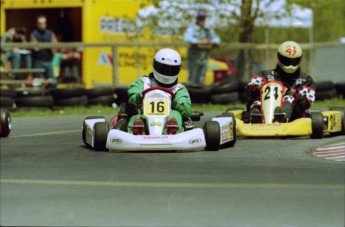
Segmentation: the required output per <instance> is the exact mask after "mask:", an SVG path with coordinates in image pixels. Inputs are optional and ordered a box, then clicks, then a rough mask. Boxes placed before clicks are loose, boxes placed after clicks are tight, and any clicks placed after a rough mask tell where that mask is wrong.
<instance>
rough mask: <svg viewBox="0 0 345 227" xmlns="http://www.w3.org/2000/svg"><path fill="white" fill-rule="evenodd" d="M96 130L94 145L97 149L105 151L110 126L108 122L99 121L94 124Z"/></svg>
mask: <svg viewBox="0 0 345 227" xmlns="http://www.w3.org/2000/svg"><path fill="white" fill-rule="evenodd" d="M93 131H94V133H95V134H94V143H93V146H94V148H95V150H96V151H105V150H106V143H107V137H108V132H109V126H108V124H107V123H106V122H97V123H96V124H95V125H94V126H93Z"/></svg>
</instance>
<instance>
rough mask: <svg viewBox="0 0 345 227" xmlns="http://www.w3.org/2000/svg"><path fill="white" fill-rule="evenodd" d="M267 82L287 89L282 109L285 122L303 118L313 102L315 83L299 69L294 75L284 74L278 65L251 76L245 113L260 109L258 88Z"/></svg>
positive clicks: (247, 88) (247, 87) (247, 89)
mask: <svg viewBox="0 0 345 227" xmlns="http://www.w3.org/2000/svg"><path fill="white" fill-rule="evenodd" d="M268 80H278V81H281V82H283V84H284V85H285V86H286V87H287V92H286V94H285V96H284V102H283V107H282V110H283V112H285V113H286V116H287V120H288V121H293V120H294V119H297V118H301V117H304V116H305V114H306V110H307V109H309V108H310V106H311V105H312V103H313V102H314V100H315V91H316V86H315V82H314V81H313V79H312V77H311V76H309V75H308V74H306V73H304V72H301V70H300V68H298V70H297V71H296V72H294V73H286V72H284V71H283V70H282V69H281V68H280V67H279V65H277V66H276V68H275V69H273V70H265V71H260V72H258V73H254V74H252V75H251V80H250V82H249V83H248V85H247V86H246V91H247V92H248V94H249V97H250V98H249V100H248V102H247V111H251V110H253V109H254V108H259V110H260V109H261V108H260V107H261V103H260V100H259V99H260V86H261V85H262V84H263V83H264V82H266V81H268Z"/></svg>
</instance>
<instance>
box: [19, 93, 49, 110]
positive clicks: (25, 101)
mask: <svg viewBox="0 0 345 227" xmlns="http://www.w3.org/2000/svg"><path fill="white" fill-rule="evenodd" d="M15 102H16V106H17V107H43V108H52V107H53V104H54V100H53V98H52V97H51V96H33V97H21V98H16V101H15Z"/></svg>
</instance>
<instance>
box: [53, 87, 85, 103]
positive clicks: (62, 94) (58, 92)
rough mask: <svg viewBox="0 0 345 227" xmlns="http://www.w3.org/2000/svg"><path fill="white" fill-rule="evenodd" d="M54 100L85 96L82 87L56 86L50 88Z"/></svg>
mask: <svg viewBox="0 0 345 227" xmlns="http://www.w3.org/2000/svg"><path fill="white" fill-rule="evenodd" d="M50 93H51V95H52V96H53V98H54V100H57V99H67V98H74V97H81V96H86V90H85V89H84V88H56V89H51V90H50Z"/></svg>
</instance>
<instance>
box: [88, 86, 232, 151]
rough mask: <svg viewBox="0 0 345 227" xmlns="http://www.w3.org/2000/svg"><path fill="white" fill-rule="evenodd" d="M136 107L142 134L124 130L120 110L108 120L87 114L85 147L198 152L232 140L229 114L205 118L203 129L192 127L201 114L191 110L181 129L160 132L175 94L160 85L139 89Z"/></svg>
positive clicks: (164, 125)
mask: <svg viewBox="0 0 345 227" xmlns="http://www.w3.org/2000/svg"><path fill="white" fill-rule="evenodd" d="M142 94H143V102H142V108H140V110H141V112H142V115H143V116H144V125H145V130H144V133H143V134H142V135H134V134H132V133H130V132H128V130H127V129H128V122H129V117H128V116H127V114H126V113H124V111H123V110H121V108H120V112H119V114H118V115H116V116H115V117H114V118H112V120H111V121H110V122H109V123H108V122H107V121H106V119H105V118H104V117H99V116H91V117H87V118H86V119H85V120H84V123H83V130H82V138H83V141H84V143H85V144H86V145H87V146H90V147H91V148H93V149H94V150H96V151H105V150H111V151H165V150H173V151H179V150H183V151H199V150H204V149H205V150H213V151H214V150H219V148H220V146H221V145H224V146H229V147H231V146H234V144H235V143H236V121H235V117H234V115H233V114H224V115H221V116H217V117H215V118H212V121H207V122H205V124H204V127H203V129H201V128H196V127H195V124H194V121H198V120H200V117H201V116H202V115H203V114H202V113H200V112H193V113H192V115H191V117H190V118H188V119H185V120H184V122H183V131H182V132H180V133H177V134H166V133H164V132H165V131H166V130H165V129H166V126H167V121H168V116H169V114H170V111H171V108H170V107H171V102H172V100H173V99H174V98H175V94H174V93H173V92H172V91H171V90H170V89H167V88H164V87H151V88H148V89H146V90H144V91H143V92H142Z"/></svg>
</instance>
